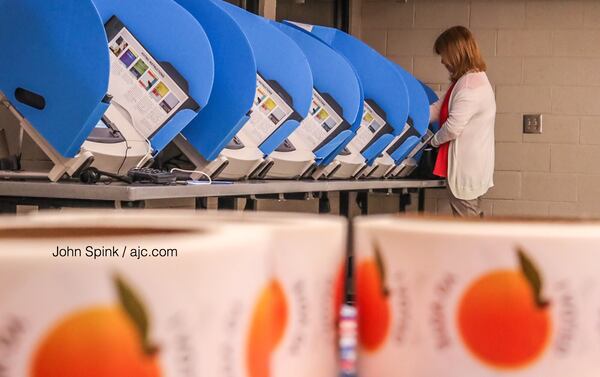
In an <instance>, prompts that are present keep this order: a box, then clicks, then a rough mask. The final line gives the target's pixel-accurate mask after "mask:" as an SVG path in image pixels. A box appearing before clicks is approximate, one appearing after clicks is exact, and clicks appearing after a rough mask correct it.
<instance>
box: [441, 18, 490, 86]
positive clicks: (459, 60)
mask: <svg viewBox="0 0 600 377" xmlns="http://www.w3.org/2000/svg"><path fill="white" fill-rule="evenodd" d="M433 50H434V51H435V53H436V54H438V55H440V56H443V57H445V58H446V63H447V64H448V65H449V69H450V79H451V80H452V82H456V81H458V79H460V78H461V77H462V76H463V75H464V74H465V73H467V72H469V71H473V70H475V71H479V72H483V71H485V70H486V69H487V66H486V64H485V61H484V60H483V58H482V57H481V51H479V46H478V45H477V42H476V41H475V38H474V37H473V34H471V32H470V31H469V29H467V28H466V27H464V26H454V27H451V28H450V29H448V30H446V31H444V32H443V33H442V34H440V36H439V37H437V39H436V40H435V44H434V45H433Z"/></svg>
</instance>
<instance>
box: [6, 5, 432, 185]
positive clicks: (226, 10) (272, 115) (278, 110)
mask: <svg viewBox="0 0 600 377" xmlns="http://www.w3.org/2000/svg"><path fill="white" fill-rule="evenodd" d="M15 30H19V32H18V33H15V32H14V31H15ZM0 43H1V44H2V46H3V54H1V55H0V69H1V70H2V72H3V75H2V76H0V101H1V102H2V104H3V105H4V106H6V107H8V108H9V109H10V110H11V111H12V113H13V115H14V116H15V117H16V118H17V119H18V120H19V123H20V127H21V129H22V131H23V132H25V133H27V135H28V136H29V137H30V138H31V140H33V142H34V143H35V144H36V145H37V147H39V148H40V149H41V150H42V151H43V152H44V154H45V155H46V156H47V157H48V159H49V160H50V161H51V163H52V168H51V169H50V170H47V171H34V170H32V169H23V168H20V167H19V166H18V165H19V164H18V163H17V164H15V165H14V166H13V168H12V169H4V170H2V175H4V176H9V177H10V176H15V177H29V176H31V177H47V178H48V179H50V180H52V181H57V180H59V179H61V178H63V177H78V175H80V174H82V172H85V171H86V170H87V169H90V168H96V169H97V170H98V171H101V172H103V173H106V174H112V175H117V176H118V175H125V174H127V172H128V171H130V170H131V169H134V168H141V167H146V166H155V167H159V168H160V169H166V170H170V169H174V168H176V169H179V171H185V172H186V173H188V174H190V175H191V177H192V178H200V177H202V176H206V175H208V176H210V177H211V178H213V179H223V180H241V179H299V178H306V179H309V178H310V179H358V178H379V179H381V178H396V177H406V176H408V175H409V174H410V173H411V172H412V171H413V170H414V169H415V167H416V166H417V165H418V163H419V159H420V156H421V153H422V151H423V149H424V148H425V147H426V146H427V145H428V142H429V139H430V138H431V136H432V135H433V133H434V132H435V128H434V125H430V124H429V104H430V103H432V102H433V101H435V100H437V97H436V96H435V93H433V91H431V89H429V88H428V87H426V86H425V85H423V84H422V83H421V82H419V81H418V80H417V79H415V78H414V77H413V76H412V75H411V74H410V73H409V72H407V71H406V70H405V69H403V68H402V67H400V66H398V65H397V64H395V63H393V62H391V61H389V60H388V59H386V58H385V57H383V56H382V55H380V54H379V53H377V52H376V51H375V50H373V49H372V48H371V47H369V46H368V45H366V44H364V43H363V42H361V41H360V40H358V39H356V38H354V37H353V36H351V35H348V34H346V33H344V32H342V31H340V30H337V29H333V28H329V27H322V26H312V25H304V24H296V23H293V22H282V23H280V22H274V21H271V20H267V19H264V18H262V17H260V16H257V15H254V14H251V13H249V12H247V11H245V10H243V9H241V8H239V7H236V6H234V5H231V4H229V3H227V2H225V1H222V0H205V1H197V0H153V1H151V2H147V1H144V0H128V1H121V0H56V1H44V0H20V1H12V0H0ZM21 139H22V138H21ZM19 148H20V146H14V147H13V148H11V150H12V151H16V152H13V154H14V155H15V156H16V157H15V156H2V158H4V159H5V160H6V159H7V158H17V159H18V157H19V154H20V149H19ZM3 166H11V165H10V164H3Z"/></svg>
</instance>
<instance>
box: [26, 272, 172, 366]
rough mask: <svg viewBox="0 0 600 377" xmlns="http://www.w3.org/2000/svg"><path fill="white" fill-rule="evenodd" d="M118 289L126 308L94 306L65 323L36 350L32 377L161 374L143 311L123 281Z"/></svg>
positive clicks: (64, 321) (65, 320)
mask: <svg viewBox="0 0 600 377" xmlns="http://www.w3.org/2000/svg"><path fill="white" fill-rule="evenodd" d="M117 284H118V286H119V291H120V295H121V299H122V304H124V305H122V306H118V305H116V306H102V307H101V306H99V307H93V308H89V309H85V310H82V311H79V312H77V313H74V314H71V315H69V316H68V317H66V318H64V319H63V320H62V321H61V322H60V323H58V325H57V326H56V327H54V328H53V329H52V330H51V331H50V332H49V333H48V334H47V335H46V337H45V338H44V339H43V341H42V342H41V344H40V345H39V346H38V348H37V350H36V352H35V356H34V358H33V363H32V367H31V377H57V376H60V377H82V376H85V377H159V376H160V375H161V373H160V367H159V363H158V350H157V348H156V347H154V346H152V345H150V343H149V341H148V339H147V329H148V319H147V317H146V314H145V311H144V309H143V306H142V305H141V303H140V301H138V300H137V298H135V296H134V295H133V292H132V291H131V290H130V289H129V288H128V287H127V286H126V285H125V284H124V283H123V282H122V281H121V280H118V281H117ZM124 296H125V297H124ZM133 311H135V312H136V313H133ZM142 327H144V330H143V332H142Z"/></svg>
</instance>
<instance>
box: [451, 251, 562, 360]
mask: <svg viewBox="0 0 600 377" xmlns="http://www.w3.org/2000/svg"><path fill="white" fill-rule="evenodd" d="M518 257H519V263H520V266H521V268H520V270H496V271H492V272H489V273H487V274H485V275H483V276H481V277H480V278H478V279H477V280H475V281H474V282H473V283H472V284H471V285H470V286H469V288H468V289H467V290H466V292H465V293H464V295H463V296H462V298H461V300H460V304H459V308H458V328H459V331H460V335H461V337H462V340H463V342H464V343H465V344H466V346H467V348H468V349H469V350H470V351H471V353H472V354H474V355H475V356H476V357H477V358H478V359H479V360H481V361H482V362H484V363H485V364H487V365H489V366H492V367H496V368H500V369H518V368H523V367H526V366H528V365H530V364H531V363H533V362H534V361H536V360H537V359H538V358H539V357H540V356H541V355H542V354H543V352H544V351H545V349H546V347H547V346H548V342H549V339H550V333H551V320H550V314H549V311H548V307H549V302H548V301H547V300H545V299H544V298H543V297H542V288H543V282H542V276H541V275H540V272H539V270H538V269H537V267H536V266H535V264H534V263H533V262H532V261H531V259H529V257H528V256H527V255H526V254H525V253H524V252H523V251H522V250H519V251H518Z"/></svg>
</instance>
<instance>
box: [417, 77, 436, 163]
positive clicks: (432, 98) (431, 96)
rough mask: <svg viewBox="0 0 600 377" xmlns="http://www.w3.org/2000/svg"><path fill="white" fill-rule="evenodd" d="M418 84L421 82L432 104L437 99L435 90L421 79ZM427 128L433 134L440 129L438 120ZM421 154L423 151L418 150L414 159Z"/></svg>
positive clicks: (419, 157) (418, 157)
mask: <svg viewBox="0 0 600 377" xmlns="http://www.w3.org/2000/svg"><path fill="white" fill-rule="evenodd" d="M419 84H421V87H423V90H424V91H425V94H426V95H427V100H428V102H429V104H430V105H432V104H434V103H435V102H436V101H437V100H438V99H439V98H438V96H437V94H435V92H434V91H433V90H432V89H431V88H430V87H428V86H427V85H425V84H423V83H422V82H421V81H419ZM427 114H428V115H429V113H427ZM428 119H429V118H428ZM429 129H430V130H431V132H433V133H434V134H435V133H436V132H438V130H439V129H440V125H439V123H438V122H433V123H431V124H430V125H429ZM422 155H423V151H421V152H419V153H418V154H417V155H416V156H415V160H416V161H420V160H421V156H422Z"/></svg>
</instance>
